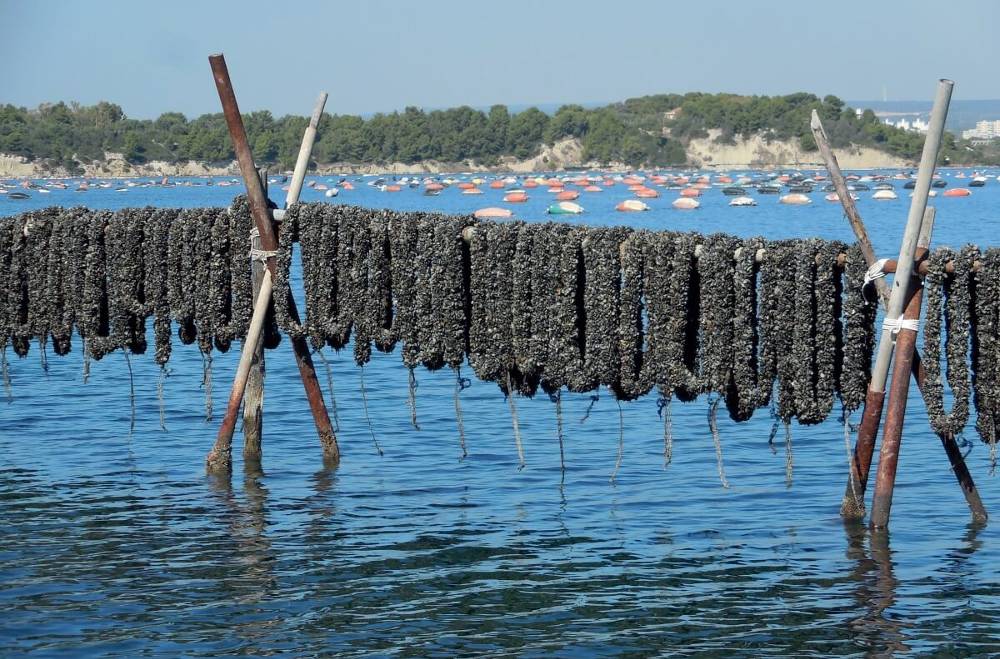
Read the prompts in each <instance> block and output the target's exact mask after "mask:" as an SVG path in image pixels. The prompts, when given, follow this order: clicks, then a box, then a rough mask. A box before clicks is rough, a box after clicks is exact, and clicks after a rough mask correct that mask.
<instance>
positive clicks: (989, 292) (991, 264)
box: [972, 248, 1000, 449]
mask: <svg viewBox="0 0 1000 659" xmlns="http://www.w3.org/2000/svg"><path fill="white" fill-rule="evenodd" d="M980 261H981V262H982V267H981V268H980V270H979V271H978V272H977V273H976V274H975V278H974V282H975V296H974V298H973V300H974V301H973V313H974V316H973V322H972V327H973V344H972V372H973V382H974V384H975V398H974V402H975V406H976V430H977V431H978V432H979V437H980V438H981V439H982V440H983V441H984V442H986V443H988V444H990V446H991V449H992V447H995V446H996V445H997V427H998V426H1000V248H991V249H988V250H986V251H984V252H983V254H982V256H981V257H980Z"/></svg>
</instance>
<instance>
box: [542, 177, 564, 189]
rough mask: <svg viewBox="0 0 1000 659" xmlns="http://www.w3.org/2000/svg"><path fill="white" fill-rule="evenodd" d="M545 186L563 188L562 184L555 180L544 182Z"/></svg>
mask: <svg viewBox="0 0 1000 659" xmlns="http://www.w3.org/2000/svg"><path fill="white" fill-rule="evenodd" d="M545 185H547V186H549V187H550V188H561V187H563V185H564V183H563V182H562V181H560V180H559V179H557V178H550V179H549V180H548V181H546V182H545Z"/></svg>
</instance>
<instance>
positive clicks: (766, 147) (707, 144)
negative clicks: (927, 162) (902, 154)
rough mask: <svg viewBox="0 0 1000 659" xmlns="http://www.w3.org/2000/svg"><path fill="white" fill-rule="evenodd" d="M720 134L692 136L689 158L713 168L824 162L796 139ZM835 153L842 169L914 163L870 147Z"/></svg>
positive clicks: (816, 153)
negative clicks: (726, 138) (727, 138)
mask: <svg viewBox="0 0 1000 659" xmlns="http://www.w3.org/2000/svg"><path fill="white" fill-rule="evenodd" d="M718 135H719V131H709V136H708V137H707V138H703V139H696V140H691V143H690V144H689V145H688V148H687V154H688V160H689V162H691V164H693V165H697V166H702V167H712V168H714V169H749V168H764V167H768V168H786V169H790V168H795V167H804V166H810V165H814V166H822V165H823V159H822V158H821V157H820V155H819V151H802V149H800V148H799V145H798V143H797V142H793V141H787V140H783V141H778V140H774V141H771V142H766V141H765V140H764V138H763V137H761V136H760V135H754V136H753V137H751V138H749V139H739V140H736V143H735V144H720V143H718V142H716V141H715V138H716V137H718ZM835 153H836V155H837V162H839V163H840V166H841V168H843V169H876V168H890V169H898V168H905V167H913V166H914V163H912V162H910V161H907V160H903V159H901V158H897V157H896V156H893V155H890V154H888V153H885V152H884V151H879V150H877V149H872V148H870V147H861V146H854V147H852V148H850V149H837V150H836V151H835Z"/></svg>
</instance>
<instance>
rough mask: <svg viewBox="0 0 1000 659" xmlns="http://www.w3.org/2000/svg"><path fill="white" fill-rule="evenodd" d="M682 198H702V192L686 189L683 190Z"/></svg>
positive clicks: (696, 189) (695, 189)
mask: <svg viewBox="0 0 1000 659" xmlns="http://www.w3.org/2000/svg"><path fill="white" fill-rule="evenodd" d="M681 196H682V197H700V196H701V190H699V189H698V188H684V189H683V190H681Z"/></svg>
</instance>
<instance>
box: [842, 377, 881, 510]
mask: <svg viewBox="0 0 1000 659" xmlns="http://www.w3.org/2000/svg"><path fill="white" fill-rule="evenodd" d="M884 407H885V392H884V391H872V390H871V389H869V390H868V394H867V396H866V397H865V408H864V412H862V414H861V427H860V428H858V440H857V443H856V444H855V446H854V453H853V455H852V456H851V473H850V475H849V476H848V477H847V488H846V490H845V491H844V500H843V502H842V503H841V504H840V515H841V517H843V518H844V519H863V518H864V516H865V490H866V489H867V488H868V474H869V473H870V472H871V464H872V457H873V456H874V454H875V435H876V434H877V433H878V427H879V424H880V423H881V422H882V411H883V409H884Z"/></svg>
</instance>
